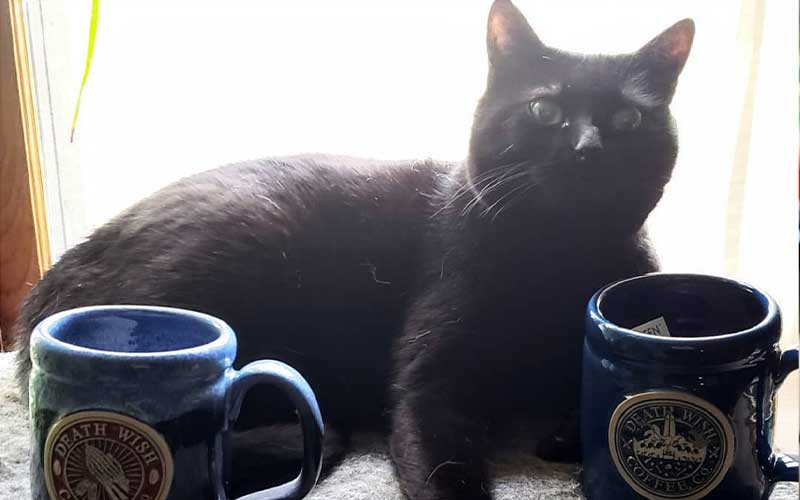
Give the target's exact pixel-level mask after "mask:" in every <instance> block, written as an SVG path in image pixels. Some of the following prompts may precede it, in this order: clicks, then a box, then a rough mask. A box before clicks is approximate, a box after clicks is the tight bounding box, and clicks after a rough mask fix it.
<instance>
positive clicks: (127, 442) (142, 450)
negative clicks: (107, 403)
mask: <svg viewBox="0 0 800 500" xmlns="http://www.w3.org/2000/svg"><path fill="white" fill-rule="evenodd" d="M44 467H45V480H46V482H47V490H48V492H49V493H50V498H52V499H59V500H61V499H63V500H73V499H80V500H164V498H166V496H167V493H169V488H170V485H171V484H172V455H171V454H170V451H169V447H168V446H167V443H166V442H165V441H164V438H162V437H161V435H160V434H158V433H157V432H156V431H155V430H153V429H152V428H150V427H149V426H147V425H145V424H144V423H142V422H140V421H138V420H135V419H133V418H131V417H128V416H125V415H120V414H117V413H111V412H105V411H85V412H78V413H73V414H72V415H69V416H67V417H65V418H63V419H61V420H59V421H58V422H56V423H55V425H53V427H52V428H51V429H50V432H49V433H48V435H47V441H46V442H45V448H44Z"/></svg>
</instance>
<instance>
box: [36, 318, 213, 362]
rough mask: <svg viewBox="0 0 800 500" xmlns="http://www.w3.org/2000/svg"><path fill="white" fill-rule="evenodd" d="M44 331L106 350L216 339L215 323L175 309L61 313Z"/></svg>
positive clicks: (172, 347)
mask: <svg viewBox="0 0 800 500" xmlns="http://www.w3.org/2000/svg"><path fill="white" fill-rule="evenodd" d="M47 333H48V334H49V335H50V336H52V337H54V338H55V339H57V340H59V341H61V342H65V343H67V344H72V345H75V346H79V347H83V348H87V349H94V350H98V351H107V352H121V353H153V352H165V351H177V350H181V349H189V348H192V347H199V346H202V345H205V344H208V343H211V342H213V341H215V340H217V339H218V338H219V337H220V335H221V331H220V329H219V328H218V326H217V325H215V324H214V323H211V322H209V321H208V320H207V319H205V318H203V317H202V316H200V315H197V316H195V315H192V314H189V313H183V312H180V311H178V310H174V311H169V310H164V309H160V310H157V309H147V308H136V307H130V308H113V307H112V308H97V309H87V310H83V311H81V312H79V313H76V314H67V315H63V316H62V317H60V318H59V319H58V321H56V322H54V323H53V324H51V325H50V327H49V328H48V330H47Z"/></svg>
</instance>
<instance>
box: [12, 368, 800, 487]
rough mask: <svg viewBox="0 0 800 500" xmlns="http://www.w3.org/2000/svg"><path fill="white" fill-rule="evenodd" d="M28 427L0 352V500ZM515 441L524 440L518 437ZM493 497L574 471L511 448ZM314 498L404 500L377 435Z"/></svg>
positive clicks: (22, 456) (562, 483)
mask: <svg viewBox="0 0 800 500" xmlns="http://www.w3.org/2000/svg"><path fill="white" fill-rule="evenodd" d="M28 441H29V438H28V425H27V415H26V412H25V411H24V410H23V407H22V405H21V404H20V401H19V397H18V395H17V391H16V387H15V386H14V383H13V364H12V357H11V355H9V354H0V500H24V499H27V498H29V496H30V493H29V491H30V489H29V485H28V447H29V442H28ZM517 441H518V442H521V441H524V440H517ZM493 468H494V469H495V477H496V478H497V479H496V481H495V484H494V486H493V489H494V493H495V498H496V499H497V500H512V499H514V500H520V499H525V500H580V499H583V497H582V496H581V494H580V489H579V487H578V483H577V469H576V467H575V466H572V465H563V464H552V463H547V462H543V461H541V460H538V459H536V458H535V457H533V456H531V455H530V454H528V453H523V452H519V451H512V452H510V453H508V454H506V455H502V456H501V457H500V458H497V459H496V460H494V461H493ZM309 498H311V499H313V500H403V496H402V494H401V493H400V489H399V488H398V486H397V481H396V480H395V477H394V472H393V470H392V465H391V463H390V462H389V459H388V457H387V454H386V446H385V444H384V443H383V440H382V439H380V437H379V436H372V435H362V436H356V437H355V438H354V439H353V440H352V451H350V453H349V454H348V455H347V457H346V458H345V459H344V460H343V461H342V463H341V464H339V465H338V466H337V467H336V468H335V469H334V470H333V471H332V472H331V473H330V475H329V476H327V477H326V478H325V479H324V480H323V481H321V482H320V484H319V485H318V486H317V487H316V488H315V489H314V491H313V492H312V493H311V495H310V497H309ZM797 498H798V489H797V485H796V484H781V485H779V486H778V488H776V490H775V493H774V494H773V496H772V499H771V500H789V499H793V500H794V499H797Z"/></svg>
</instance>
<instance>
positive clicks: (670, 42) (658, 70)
mask: <svg viewBox="0 0 800 500" xmlns="http://www.w3.org/2000/svg"><path fill="white" fill-rule="evenodd" d="M693 40H694V21H692V20H691V19H684V20H682V21H678V22H677V23H675V24H673V25H672V26H671V27H669V28H668V29H667V30H665V31H664V32H663V33H661V34H660V35H658V36H657V37H655V38H653V39H652V40H650V42H648V43H647V44H646V45H645V46H644V47H642V48H641V49H639V51H638V52H636V58H637V59H638V60H639V62H640V64H641V65H642V66H644V67H645V68H646V70H647V73H648V75H647V76H648V80H650V81H651V82H652V83H654V84H655V85H656V86H658V87H659V90H661V91H663V92H666V93H667V94H668V95H669V96H671V95H672V93H673V92H674V91H675V85H676V84H677V81H678V76H679V75H680V74H681V70H683V66H684V64H686V59H687V58H688V57H689V52H690V51H691V50H692V41H693Z"/></svg>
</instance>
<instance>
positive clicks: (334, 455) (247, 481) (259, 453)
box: [231, 423, 349, 495]
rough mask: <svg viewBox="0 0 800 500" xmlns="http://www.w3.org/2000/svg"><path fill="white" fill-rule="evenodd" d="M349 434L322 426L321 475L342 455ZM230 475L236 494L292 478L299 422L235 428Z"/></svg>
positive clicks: (298, 453)
mask: <svg viewBox="0 0 800 500" xmlns="http://www.w3.org/2000/svg"><path fill="white" fill-rule="evenodd" d="M348 444H349V435H348V434H346V433H340V432H337V430H336V429H334V428H331V426H329V425H326V426H325V434H324V437H323V439H322V477H324V476H326V475H327V474H328V473H329V472H330V471H331V469H333V468H334V467H335V466H336V465H337V464H338V463H340V462H341V460H342V459H343V458H344V456H345V453H346V451H347V448H348ZM232 448H233V467H232V470H233V477H232V478H231V486H232V490H233V493H234V494H236V495H239V494H245V493H247V492H252V491H256V490H261V489H264V488H268V487H271V486H275V485H276V484H280V483H285V482H287V481H290V480H292V479H294V478H295V477H296V476H297V474H298V473H299V471H300V464H301V463H302V461H303V434H302V430H301V428H300V425H299V423H293V424H289V423H286V424H275V425H270V426H266V427H258V428H255V429H248V430H245V431H240V432H234V434H233V439H232Z"/></svg>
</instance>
